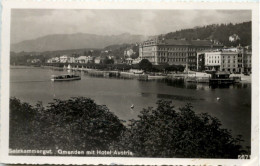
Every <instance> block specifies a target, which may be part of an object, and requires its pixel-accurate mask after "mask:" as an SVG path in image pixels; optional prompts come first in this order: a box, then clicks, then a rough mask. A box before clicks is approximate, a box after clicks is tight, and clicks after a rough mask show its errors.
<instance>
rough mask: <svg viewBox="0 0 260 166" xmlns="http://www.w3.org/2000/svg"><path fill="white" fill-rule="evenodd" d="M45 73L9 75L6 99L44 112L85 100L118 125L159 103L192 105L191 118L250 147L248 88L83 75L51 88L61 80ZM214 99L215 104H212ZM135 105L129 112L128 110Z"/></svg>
mask: <svg viewBox="0 0 260 166" xmlns="http://www.w3.org/2000/svg"><path fill="white" fill-rule="evenodd" d="M64 73H67V71H57V70H52V69H44V68H36V67H35V68H33V67H22V68H11V69H10V96H11V97H16V98H18V99H20V100H21V101H24V102H28V103H30V104H32V105H35V104H36V103H37V101H41V102H42V103H43V104H44V105H45V106H46V105H47V104H48V103H49V102H52V101H53V99H69V98H70V97H77V96H84V97H89V98H92V99H94V100H95V101H96V103H97V104H101V105H106V106H107V107H108V108H109V110H110V111H112V112H114V113H115V114H116V115H117V116H118V117H119V118H120V119H123V120H129V119H133V118H134V119H136V118H137V115H138V114H139V112H140V111H141V110H142V109H143V108H147V107H148V106H153V107H155V106H156V101H157V100H158V99H166V100H172V101H173V104H174V105H175V106H176V108H178V107H181V106H184V105H185V104H186V103H191V104H192V106H193V109H194V110H195V112H196V113H203V112H207V113H209V114H210V115H212V116H214V117H217V118H218V119H220V120H221V122H222V124H223V127H224V128H227V129H230V130H232V133H233V135H237V134H241V135H242V136H243V139H244V140H245V142H244V145H246V146H248V145H250V139H251V137H250V135H251V84H236V85H232V86H229V87H224V88H211V87H209V85H208V84H191V83H189V84H187V83H183V82H180V81H177V82H176V81H166V80H161V81H139V80H136V79H117V78H104V77H91V76H88V75H87V74H85V73H79V74H81V75H82V79H81V80H79V81H69V82H52V81H51V80H50V78H51V75H55V74H56V75H57V74H64ZM217 97H219V98H220V100H217ZM132 104H134V109H133V110H131V108H130V106H131V105H132Z"/></svg>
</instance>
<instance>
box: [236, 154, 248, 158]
mask: <svg viewBox="0 0 260 166" xmlns="http://www.w3.org/2000/svg"><path fill="white" fill-rule="evenodd" d="M237 158H238V159H250V155H245V154H242V155H238V157H237Z"/></svg>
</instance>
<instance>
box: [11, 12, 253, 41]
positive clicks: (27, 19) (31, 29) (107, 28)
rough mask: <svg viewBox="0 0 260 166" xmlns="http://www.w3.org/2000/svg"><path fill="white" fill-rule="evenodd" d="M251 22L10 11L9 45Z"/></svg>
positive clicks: (185, 15)
mask: <svg viewBox="0 0 260 166" xmlns="http://www.w3.org/2000/svg"><path fill="white" fill-rule="evenodd" d="M245 21H251V11H249V10H115V9H114V10H103V9H97V10H79V9H73V10H72V9H57V10H53V9H12V12H11V43H17V42H20V41H24V40H31V39H36V38H38V37H42V36H45V35H51V34H72V33H89V34H97V35H119V34H122V33H130V34H139V35H146V36H153V35H159V34H165V33H168V32H174V31H176V30H181V29H186V28H193V27H196V26H204V25H210V24H220V23H241V22H245Z"/></svg>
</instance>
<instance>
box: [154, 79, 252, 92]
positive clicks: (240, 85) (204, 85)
mask: <svg viewBox="0 0 260 166" xmlns="http://www.w3.org/2000/svg"><path fill="white" fill-rule="evenodd" d="M157 81H158V82H162V81H159V80H157ZM163 82H165V83H166V84H167V86H173V87H177V88H187V89H196V90H210V89H217V88H218V89H246V88H251V87H250V86H251V84H250V83H236V84H222V85H209V84H208V83H190V82H185V81H184V79H176V80H163Z"/></svg>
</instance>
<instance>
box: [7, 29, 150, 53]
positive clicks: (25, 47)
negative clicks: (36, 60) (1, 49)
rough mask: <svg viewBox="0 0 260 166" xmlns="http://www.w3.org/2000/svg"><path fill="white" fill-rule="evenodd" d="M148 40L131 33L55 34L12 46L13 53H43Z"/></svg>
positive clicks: (99, 47)
mask: <svg viewBox="0 0 260 166" xmlns="http://www.w3.org/2000/svg"><path fill="white" fill-rule="evenodd" d="M147 39H148V37H146V36H142V35H131V34H129V33H124V34H120V35H111V36H105V35H94V34H86V33H76V34H55V35H48V36H44V37H40V38H37V39H34V40H26V41H22V42H19V43H15V44H11V51H14V52H21V51H24V52H33V51H34V52H43V51H56V50H68V49H81V48H93V49H102V48H104V47H107V46H109V45H116V44H123V43H136V42H142V41H144V40H147Z"/></svg>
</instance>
